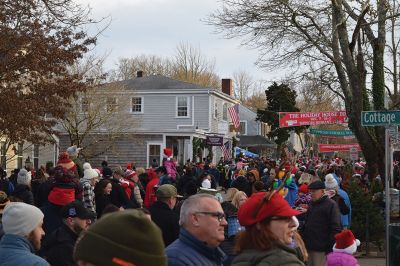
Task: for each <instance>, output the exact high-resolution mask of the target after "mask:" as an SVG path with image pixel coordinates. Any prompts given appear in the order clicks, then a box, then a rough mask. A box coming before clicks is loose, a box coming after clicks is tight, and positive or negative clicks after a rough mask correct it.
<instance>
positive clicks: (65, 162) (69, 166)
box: [57, 152, 76, 172]
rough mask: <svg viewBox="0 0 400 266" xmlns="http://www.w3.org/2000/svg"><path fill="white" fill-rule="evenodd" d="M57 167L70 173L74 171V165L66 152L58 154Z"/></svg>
mask: <svg viewBox="0 0 400 266" xmlns="http://www.w3.org/2000/svg"><path fill="white" fill-rule="evenodd" d="M57 165H59V166H62V167H63V168H64V169H66V170H68V171H72V172H75V171H76V165H75V163H74V162H73V161H72V160H71V159H70V158H69V154H68V152H63V153H60V155H59V156H58V162H57Z"/></svg>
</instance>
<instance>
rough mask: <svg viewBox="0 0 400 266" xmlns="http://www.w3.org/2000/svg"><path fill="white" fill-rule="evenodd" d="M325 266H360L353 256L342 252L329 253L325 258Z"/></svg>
mask: <svg viewBox="0 0 400 266" xmlns="http://www.w3.org/2000/svg"><path fill="white" fill-rule="evenodd" d="M325 266H360V264H358V261H357V260H356V258H354V256H353V255H350V254H347V253H342V252H331V253H329V254H328V256H327V257H326V262H325Z"/></svg>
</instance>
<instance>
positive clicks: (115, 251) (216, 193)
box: [0, 147, 370, 266]
mask: <svg viewBox="0 0 400 266" xmlns="http://www.w3.org/2000/svg"><path fill="white" fill-rule="evenodd" d="M71 150H72V151H74V152H71ZM164 155H165V158H164V160H163V161H162V162H160V163H158V162H157V161H156V160H153V162H152V164H151V167H149V168H147V169H145V168H143V167H140V166H136V165H135V164H133V163H127V164H126V165H124V166H114V168H111V167H109V165H108V163H107V162H106V161H104V162H103V163H102V165H101V166H99V167H98V168H94V167H92V165H91V164H90V163H89V162H85V163H83V164H81V163H80V162H79V159H78V156H77V152H76V147H75V148H74V149H68V150H67V152H63V153H61V154H60V156H59V159H58V162H57V165H56V166H55V167H54V168H53V167H49V168H47V169H46V168H45V167H43V166H42V167H40V169H37V170H36V169H29V168H28V169H25V168H23V169H20V170H18V169H16V170H14V171H13V172H12V173H11V175H10V176H7V174H6V172H5V171H4V170H3V169H0V176H1V179H0V215H1V216H2V218H1V223H0V238H1V240H0V265H56V266H62V265H97V266H100V265H123V266H128V265H177V266H180V265H318V266H319V265H321V266H323V265H357V261H356V259H355V258H354V257H353V256H352V254H353V253H354V252H355V251H356V249H357V245H358V244H359V241H358V240H357V239H356V238H355V237H354V235H353V234H352V232H351V230H350V228H351V213H352V209H351V202H350V198H349V196H348V194H347V192H346V189H347V187H348V184H349V182H350V181H351V180H353V181H355V182H358V183H359V185H360V189H369V187H370V184H368V182H369V178H368V176H367V174H366V172H365V168H366V165H365V163H363V162H362V161H360V162H356V163H351V162H348V161H345V160H343V159H340V158H335V159H324V160H320V159H319V158H308V157H305V156H302V157H299V158H296V159H289V158H287V157H283V158H282V159H280V160H273V159H271V158H265V157H261V158H255V159H252V158H245V157H243V156H239V157H238V158H236V159H235V160H224V158H220V160H219V162H218V163H217V164H213V163H211V162H210V161H208V160H207V158H204V159H203V160H202V161H201V162H199V163H192V162H190V160H188V161H187V162H186V164H185V165H178V164H177V163H176V161H175V160H174V158H173V157H172V151H171V149H168V148H166V149H164ZM346 167H351V169H352V172H353V174H352V175H351V176H348V174H347V173H348V172H346V171H344V169H346ZM340 263H341V264H340Z"/></svg>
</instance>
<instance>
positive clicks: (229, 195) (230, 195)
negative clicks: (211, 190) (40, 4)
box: [225, 187, 239, 201]
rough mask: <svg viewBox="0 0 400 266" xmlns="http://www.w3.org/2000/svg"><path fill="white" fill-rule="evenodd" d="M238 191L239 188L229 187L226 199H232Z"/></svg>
mask: <svg viewBox="0 0 400 266" xmlns="http://www.w3.org/2000/svg"><path fill="white" fill-rule="evenodd" d="M238 192H239V190H238V189H237V188H234V187H231V188H228V190H227V191H226V195H225V201H232V200H233V197H234V196H235V194H236V193H238Z"/></svg>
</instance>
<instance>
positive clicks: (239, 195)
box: [232, 191, 247, 209]
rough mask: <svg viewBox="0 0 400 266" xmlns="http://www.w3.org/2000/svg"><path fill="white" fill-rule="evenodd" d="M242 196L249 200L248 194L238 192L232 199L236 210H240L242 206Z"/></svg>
mask: <svg viewBox="0 0 400 266" xmlns="http://www.w3.org/2000/svg"><path fill="white" fill-rule="evenodd" d="M242 196H245V197H246V199H247V195H246V193H244V192H243V191H238V192H237V193H236V194H235V196H234V197H233V199H232V204H233V206H235V207H236V208H238V209H239V206H240V199H241V198H242Z"/></svg>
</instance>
